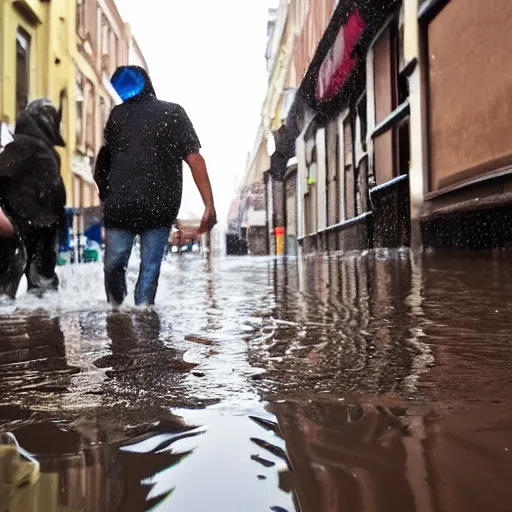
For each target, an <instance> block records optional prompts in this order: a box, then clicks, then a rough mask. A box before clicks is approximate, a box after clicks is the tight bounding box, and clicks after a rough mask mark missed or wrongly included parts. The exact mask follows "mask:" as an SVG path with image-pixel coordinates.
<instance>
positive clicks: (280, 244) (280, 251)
mask: <svg viewBox="0 0 512 512" xmlns="http://www.w3.org/2000/svg"><path fill="white" fill-rule="evenodd" d="M275 233H276V255H277V256H284V237H285V230H284V227H282V226H280V227H277V228H276V229H275Z"/></svg>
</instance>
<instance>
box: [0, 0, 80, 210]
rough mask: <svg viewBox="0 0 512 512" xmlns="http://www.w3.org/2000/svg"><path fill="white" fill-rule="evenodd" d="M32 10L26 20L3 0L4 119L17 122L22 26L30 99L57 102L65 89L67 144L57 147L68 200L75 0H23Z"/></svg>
mask: <svg viewBox="0 0 512 512" xmlns="http://www.w3.org/2000/svg"><path fill="white" fill-rule="evenodd" d="M24 2H25V4H26V6H27V7H28V8H29V9H30V10H31V11H32V16H30V19H28V18H27V17H26V16H25V15H24V14H23V13H21V12H20V11H19V10H18V9H16V8H14V7H13V5H12V1H11V0H0V87H1V89H0V118H1V120H2V121H4V122H6V123H8V124H10V125H14V123H15V121H16V119H15V117H16V32H17V30H18V28H19V27H21V28H22V29H23V30H25V31H26V32H27V34H28V35H29V36H30V39H31V41H30V57H29V58H30V61H29V62H30V84H29V100H33V99H36V98H41V97H49V98H51V99H52V101H53V102H54V104H55V105H56V106H58V105H59V103H60V92H61V90H64V91H65V92H66V98H67V99H66V100H65V104H64V111H63V119H62V127H61V132H62V136H63V138H64V140H65V141H66V148H62V149H59V150H58V151H59V154H60V156H61V159H62V167H61V173H62V177H63V179H64V183H65V185H66V190H67V194H68V204H69V202H70V200H71V195H72V188H71V185H72V181H71V168H70V167H71V165H70V164H71V155H72V154H73V151H74V144H75V118H76V114H75V102H74V98H75V94H76V90H75V89H76V84H75V70H74V54H75V52H76V44H75V41H76V39H75V19H76V14H75V12H76V7H75V2H74V1H70V0H52V1H51V2H49V3H42V2H41V1H40V0H24Z"/></svg>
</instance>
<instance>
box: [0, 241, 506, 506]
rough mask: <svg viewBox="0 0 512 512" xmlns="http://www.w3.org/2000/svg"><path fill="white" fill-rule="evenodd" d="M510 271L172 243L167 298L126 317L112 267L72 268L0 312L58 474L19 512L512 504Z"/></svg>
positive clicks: (469, 260)
mask: <svg viewBox="0 0 512 512" xmlns="http://www.w3.org/2000/svg"><path fill="white" fill-rule="evenodd" d="M137 264H138V262H137V260H136V257H133V258H132V261H131V262H130V276H131V287H132V288H133V280H134V279H135V277H134V276H135V274H136V269H137ZM511 274H512V264H511V263H510V257H509V255H508V253H507V252H494V253H490V252H489V253H471V254H470V253H448V254H442V253H439V254H428V253H427V254H423V255H422V256H412V255H411V254H410V253H409V252H408V251H405V250H403V251H398V250H397V251H381V252H378V251H370V252H357V253H352V254H346V255H344V256H343V257H334V256H331V257H315V258H306V259H304V260H299V259H289V260H288V261H286V260H276V259H272V258H252V259H251V258H225V259H221V258H219V259H214V260H213V261H212V263H211V265H209V264H208V263H207V262H206V260H204V259H201V258H200V257H198V256H192V255H182V256H176V255H173V256H169V259H168V262H166V263H165V264H164V266H163V269H162V278H161V282H160V288H159V292H158V296H157V307H156V308H155V310H144V309H136V308H135V307H133V306H131V305H130V304H127V305H126V306H125V307H124V308H123V309H121V310H120V311H117V312H114V311H111V310H110V308H109V307H108V305H107V303H106V301H105V299H104V290H103V284H102V281H103V275H102V267H101V264H88V265H75V266H68V267H61V272H60V277H61V291H60V292H59V293H58V294H56V295H54V296H48V297H45V298H44V299H42V300H40V299H37V298H34V297H29V296H28V295H26V294H24V293H22V294H21V295H20V298H19V299H18V300H17V301H16V302H15V303H9V302H6V301H4V302H3V303H2V304H1V305H0V333H1V334H0V432H8V431H10V432H12V433H14V435H15V436H16V439H17V440H18V442H19V443H20V445H21V447H22V448H24V449H25V450H26V451H27V452H29V453H30V454H33V455H34V456H35V457H36V458H37V459H38V460H39V462H40V471H41V478H40V479H39V481H38V483H37V484H36V485H29V486H25V487H23V488H20V489H17V490H16V493H17V496H16V499H15V500H14V502H13V503H14V508H10V509H8V510H13V511H25V510H29V509H30V508H29V505H27V504H33V503H34V501H33V500H36V501H37V500H40V501H39V502H40V503H46V504H54V505H55V506H57V505H60V506H61V507H62V508H59V510H65V511H73V512H74V511H79V510H80V511H82V510H86V511H97V512H101V511H105V512H107V511H123V512H125V511H126V512H129V511H140V510H155V511H156V510H158V511H160V510H162V511H163V510H177V511H187V510H212V511H217V510H218V511H221V510H229V511H236V510H244V511H263V510H275V511H289V512H291V511H295V510H296V511H299V510H301V511H311V512H313V511H320V510H322V511H333V512H334V511H339V510H351V511H358V510H379V511H388V510H389V511H399V510H404V511H413V510H418V511H419V510H421V511H423V510H424V511H428V510H436V511H459V510H460V511H468V510H488V511H504V510H510V503H512V489H511V488H510V484H509V483H510V479H511V477H512V460H511V458H512V415H511V413H510V411H511V409H510V404H512V392H511V386H510V384H511V382H512V370H511V368H512V346H511V344H510V308H511V306H512V280H511ZM50 420H51V423H50ZM5 460H6V459H5V458H4V459H2V462H1V464H3V463H4V462H3V461H5ZM0 469H1V468H0ZM59 482H60V484H59ZM36 488H38V489H36ZM1 491H2V489H0V492H1ZM4 491H5V489H4ZM7 492H8V491H7ZM16 500H17V501H16ZM31 500H32V501H31ZM1 501H2V500H0V502H1ZM48 506H49V507H50V508H47V509H45V508H41V509H40V510H56V508H51V505H48ZM0 510H1V511H2V512H3V509H2V508H1V507H0ZM34 510H36V509H34ZM37 510H39V509H37Z"/></svg>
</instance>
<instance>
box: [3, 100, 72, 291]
mask: <svg viewBox="0 0 512 512" xmlns="http://www.w3.org/2000/svg"><path fill="white" fill-rule="evenodd" d="M60 120H61V115H60V112H58V111H57V109H56V108H55V107H54V106H53V105H52V104H51V102H50V101H49V100H46V99H41V100H36V101H33V102H32V103H30V104H29V105H28V107H27V108H26V110H25V111H24V112H23V113H22V114H21V115H20V116H19V118H18V120H17V122H16V129H15V132H14V141H13V142H11V143H10V144H8V145H7V146H6V147H5V150H4V151H3V152H2V153H0V207H1V208H2V209H3V210H4V212H5V213H6V215H7V216H8V217H9V218H10V220H11V222H12V224H13V226H14V228H15V238H14V239H10V240H7V239H0V295H4V294H6V295H9V296H11V297H12V298H14V296H15V295H16V291H17V289H18V285H19V282H20V280H21V277H22V276H23V273H26V275H27V280H28V286H29V289H48V288H54V289H55V288H57V287H58V278H57V275H56V274H55V266H56V262H57V252H56V244H57V235H58V229H59V225H60V223H61V222H63V221H64V222H65V219H64V211H65V206H66V190H65V188H64V182H63V180H62V177H61V174H60V165H61V163H60V157H59V155H58V153H57V152H56V151H55V149H54V146H64V145H65V144H64V141H63V139H62V137H61V135H60V133H59V127H60Z"/></svg>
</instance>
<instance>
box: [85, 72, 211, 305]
mask: <svg viewBox="0 0 512 512" xmlns="http://www.w3.org/2000/svg"><path fill="white" fill-rule="evenodd" d="M111 82H112V85H113V87H114V89H115V90H116V91H117V93H118V94H119V96H120V97H121V99H122V100H123V103H122V104H120V105H118V106H116V107H115V108H114V109H113V110H112V112H111V114H110V117H109V120H108V122H107V126H106V128H105V133H104V142H103V147H102V149H101V151H100V153H99V155H98V158H97V160H96V166H95V173H94V178H95V181H96V184H97V185H98V190H99V193H100V199H101V203H102V210H103V224H104V227H105V232H106V241H105V242H106V244H105V245H106V252H105V288H106V293H107V298H108V301H109V302H110V303H111V304H113V305H114V306H117V305H120V304H121V303H122V302H123V300H124V299H125V297H126V294H127V289H126V276H125V274H126V267H127V265H128V260H129V258H130V254H131V251H132V247H133V242H134V240H135V237H136V236H137V235H139V236H140V243H141V267H140V272H139V278H138V281H137V285H136V289H135V303H136V304H137V305H151V304H154V301H155V295H156V291H157V286H158V278H159V274H160V266H161V263H162V257H163V255H164V251H165V246H166V245H167V244H168V241H169V234H170V230H171V228H172V226H173V224H174V222H175V220H176V217H177V215H178V210H179V208H180V205H181V196H182V181H183V176H182V167H183V163H182V162H183V161H185V162H187V164H188V166H189V167H190V169H191V171H192V175H193V177H194V180H195V183H196V185H197V187H198V190H199V192H200V194H201V196H202V198H203V201H204V204H205V212H204V215H203V218H202V222H201V226H200V230H199V231H200V232H206V231H209V230H211V229H212V228H213V226H214V225H215V224H216V222H217V219H216V213H215V207H214V202H213V195H212V189H211V185H210V181H209V178H208V172H207V170H206V164H205V161H204V159H203V157H202V156H201V154H200V153H199V150H200V148H201V145H200V142H199V139H198V137H197V135H196V132H195V130H194V127H193V126H192V123H191V121H190V120H189V118H188V116H187V114H186V112H185V110H184V109H183V108H182V107H181V106H179V105H177V104H174V103H167V102H164V101H160V100H158V99H157V98H156V95H155V91H154V89H153V86H152V84H151V80H150V77H149V75H148V74H147V73H146V71H145V70H144V69H143V68H140V67H138V66H123V67H120V68H119V69H117V71H116V72H115V73H114V75H113V77H112V81H111Z"/></svg>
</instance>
